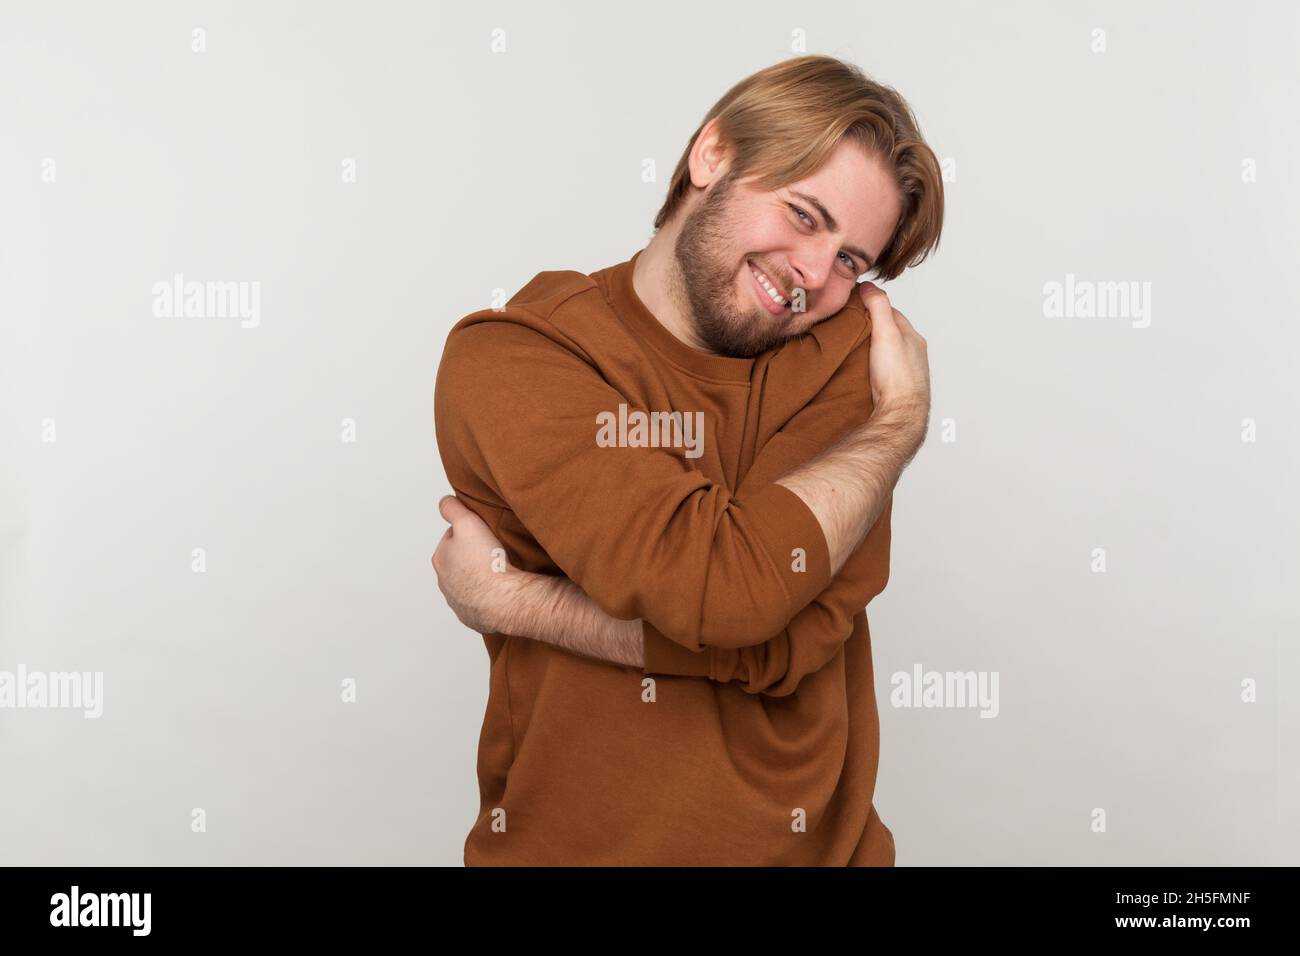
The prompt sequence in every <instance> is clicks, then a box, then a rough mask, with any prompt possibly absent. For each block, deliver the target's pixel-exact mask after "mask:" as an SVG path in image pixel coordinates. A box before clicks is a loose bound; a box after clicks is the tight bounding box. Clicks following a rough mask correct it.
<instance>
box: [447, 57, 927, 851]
mask: <svg viewBox="0 0 1300 956" xmlns="http://www.w3.org/2000/svg"><path fill="white" fill-rule="evenodd" d="M942 214H943V193H942V184H941V179H940V175H939V166H938V162H937V160H936V159H935V157H934V154H933V152H932V151H931V150H930V149H929V147H928V146H926V145H925V143H924V141H923V140H922V139H921V137H920V134H919V132H918V131H917V128H916V124H915V120H914V118H913V117H912V115H911V113H910V110H909V109H908V108H907V105H906V104H905V103H904V102H903V100H902V99H901V97H899V96H898V94H897V93H895V92H894V91H892V90H890V89H889V88H887V87H882V86H880V85H879V84H876V83H874V82H872V81H871V80H869V79H867V78H866V77H864V76H863V75H862V74H861V72H860V71H858V70H857V69H856V68H855V67H852V66H850V65H848V64H845V63H842V62H841V61H838V60H835V59H833V58H830V57H822V56H808V57H799V58H795V59H792V60H788V61H785V62H783V63H780V64H777V65H776V66H773V67H769V68H767V69H765V70H762V71H760V72H759V73H756V74H754V75H753V76H751V77H749V78H747V79H746V80H743V81H742V82H741V83H739V84H737V85H736V86H735V87H733V89H732V90H730V91H729V92H728V93H727V94H726V95H725V96H724V97H723V98H722V99H721V100H720V101H719V102H718V103H717V104H716V105H715V106H714V107H713V109H712V110H711V111H710V113H709V115H708V116H707V117H706V119H705V122H704V123H703V124H702V125H701V127H700V129H699V130H697V131H696V134H695V136H694V137H692V140H691V143H690V144H689V146H688V147H687V150H686V152H685V154H684V155H683V157H682V159H681V162H680V163H679V164H678V167H677V170H676V172H675V174H674V177H673V182H672V184H671V185H670V188H669V194H668V199H667V201H666V202H665V204H664V207H663V209H661V210H660V213H659V215H658V217H657V218H656V221H655V226H656V233H655V235H654V237H653V238H652V240H651V241H650V243H649V244H648V245H647V246H646V247H645V248H644V249H642V250H640V251H638V252H637V253H636V254H634V255H633V256H632V257H631V259H630V260H628V261H627V262H623V263H620V264H618V265H615V266H611V267H608V268H606V269H602V270H599V271H597V272H595V273H591V274H589V275H586V274H583V273H580V272H570V271H557V272H543V273H540V274H539V275H538V276H537V277H536V278H534V279H533V280H532V281H531V282H529V283H528V284H527V285H526V286H525V287H524V288H523V289H521V290H520V291H519V292H518V293H517V294H516V295H515V296H514V297H513V298H512V299H511V300H510V301H509V302H508V303H507V305H506V306H505V308H504V309H501V310H490V309H489V310H483V311H480V312H476V313H474V314H472V315H470V316H467V317H466V318H464V319H462V320H461V321H460V322H459V323H457V324H456V326H455V327H454V328H453V329H452V331H451V333H450V335H449V336H448V339H447V345H446V349H445V351H444V354H443V358H442V362H441V364H440V366H439V370H438V381H437V386H436V391H435V402H434V412H435V421H436V426H437V436H438V445H439V449H440V452H441V455H442V459H443V464H444V466H445V468H446V472H447V476H448V479H449V480H450V482H451V484H452V486H453V488H454V489H455V492H456V496H455V497H454V498H445V499H443V501H442V502H441V506H440V508H441V512H442V515H443V517H444V518H446V519H447V520H449V521H450V522H451V523H452V527H451V528H450V529H449V530H448V532H447V534H446V535H444V537H443V539H442V541H441V542H440V544H439V546H438V549H437V551H436V552H435V554H434V557H433V564H434V567H435V569H436V570H437V573H438V582H439V586H440V588H441V589H442V591H443V593H444V595H445V596H446V598H447V600H448V602H449V604H450V605H451V607H452V608H453V610H454V611H455V612H456V614H457V616H458V618H459V619H460V620H461V621H462V622H463V623H465V624H466V625H468V626H469V627H471V628H473V629H475V630H478V631H480V632H481V633H482V634H483V638H484V641H485V642H486V644H487V649H488V653H489V656H490V658H491V679H490V688H489V697H488V706H487V711H486V713H485V716H484V721H483V726H482V731H481V736H480V740H479V761H478V775H479V788H480V797H481V807H480V812H479V816H478V819H477V820H476V821H475V823H474V825H473V827H472V829H471V831H470V833H469V836H468V838H467V840H466V843H465V863H466V864H467V865H841V866H842V865H883V866H890V865H893V864H894V862H895V851H894V841H893V835H892V834H891V833H890V831H889V829H888V828H887V827H886V826H885V825H884V823H883V822H882V821H881V820H880V817H879V816H878V815H877V814H876V811H875V808H874V806H873V805H872V797H873V793H874V789H875V779H876V772H877V767H878V760H879V724H878V717H877V711H876V702H875V693H874V687H873V679H872V667H871V645H870V633H869V631H868V628H867V620H866V613H865V607H866V605H867V603H868V602H869V601H870V600H871V598H872V597H874V596H875V595H876V594H878V593H880V591H881V590H883V588H884V587H885V584H886V581H887V580H888V575H889V537H890V523H889V522H890V512H891V507H892V501H893V488H894V485H895V483H896V482H897V480H898V477H899V475H900V473H901V472H902V470H903V468H904V467H905V466H906V464H907V463H908V462H909V461H910V460H911V458H912V456H913V455H914V454H915V453H916V451H917V449H918V448H919V447H920V445H921V443H922V442H923V440H924V437H925V433H926V430H927V422H928V415H929V401H930V398H929V395H930V386H929V369H928V359H927V355H926V343H925V340H924V339H923V338H922V337H921V336H920V335H918V334H917V333H916V331H915V330H914V329H913V328H912V326H911V324H910V323H909V322H908V321H907V319H906V318H905V317H904V316H903V315H902V314H901V313H899V312H898V311H896V310H894V309H893V308H892V307H891V305H890V303H889V300H888V298H887V297H886V296H885V294H884V293H883V292H882V291H881V290H880V289H878V288H876V287H875V286H874V285H872V284H871V283H865V284H863V285H861V286H858V285H857V284H856V283H857V279H858V277H859V276H860V275H861V274H863V273H865V272H867V271H869V270H875V272H876V274H877V276H879V277H884V278H886V279H889V278H894V277H895V276H896V275H898V274H899V273H901V272H902V271H903V269H905V268H906V267H907V266H909V265H914V264H917V263H919V262H920V261H921V260H923V259H924V258H925V257H926V256H927V255H928V254H929V252H930V251H931V250H932V249H933V248H934V247H935V246H936V245H937V243H938V240H939V233H940V229H941V223H942Z"/></svg>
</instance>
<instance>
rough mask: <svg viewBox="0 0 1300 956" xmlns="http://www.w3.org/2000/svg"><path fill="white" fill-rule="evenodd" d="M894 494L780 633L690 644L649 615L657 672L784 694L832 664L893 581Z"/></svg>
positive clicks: (650, 668)
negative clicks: (727, 643)
mask: <svg viewBox="0 0 1300 956" xmlns="http://www.w3.org/2000/svg"><path fill="white" fill-rule="evenodd" d="M893 503H894V496H893V495H892V494H891V495H890V496H889V499H888V501H887V502H886V503H885V508H884V510H883V511H882V512H881V514H880V517H879V518H877V519H876V523H875V524H874V525H872V528H871V531H870V532H868V534H867V537H866V538H865V539H863V542H862V543H861V544H860V545H858V548H857V550H856V551H854V552H853V553H852V554H851V555H850V556H849V558H848V560H847V561H845V563H844V566H843V567H842V568H840V571H839V573H838V574H836V575H835V578H834V580H832V582H831V584H830V586H829V587H827V588H826V590H824V591H823V592H822V593H821V594H819V595H817V597H815V598H814V599H813V600H812V602H811V603H809V604H808V605H807V606H806V607H804V608H803V609H802V610H800V611H799V612H798V613H797V614H795V615H794V617H793V618H791V619H790V622H789V623H788V624H787V625H786V626H785V627H784V628H783V629H782V630H781V631H780V632H779V633H777V634H776V635H774V636H772V637H770V638H768V639H767V640H765V641H763V642H762V643H761V644H756V645H752V646H750V647H735V648H732V647H706V648H704V649H703V650H701V651H699V652H694V651H690V650H687V649H686V648H684V647H682V646H681V645H680V644H678V643H676V642H674V641H672V640H670V639H669V638H668V637H666V636H665V635H664V634H663V633H662V632H660V631H659V630H658V629H656V628H655V627H654V625H653V624H651V623H650V622H649V621H645V622H643V623H642V636H643V649H644V655H645V665H644V667H643V668H642V672H643V673H645V674H650V675H655V674H658V675H665V674H666V675H671V676H682V677H707V678H709V679H710V680H714V681H719V682H721V683H726V682H729V681H737V682H739V683H740V684H741V685H742V686H743V687H744V689H745V690H746V691H748V692H749V693H751V694H767V695H768V696H772V697H784V696H786V695H787V694H792V693H794V692H795V690H797V689H798V686H799V682H800V681H801V680H803V679H804V678H805V677H807V676H808V675H809V674H812V673H814V672H816V671H818V670H820V669H821V668H822V667H824V666H825V665H826V664H828V663H829V662H830V661H831V660H832V659H833V658H834V657H835V655H836V654H837V653H838V652H839V650H840V648H841V647H843V645H844V642H845V641H847V640H848V639H849V638H850V637H851V636H852V635H853V629H854V618H855V617H856V616H857V615H858V613H859V612H861V611H862V610H863V609H864V608H865V607H866V606H867V605H868V604H869V603H870V602H871V599H872V598H874V597H875V596H876V595H877V594H879V593H880V592H881V591H883V590H884V589H885V586H886V585H887V584H888V583H889V546H890V519H891V515H892V511H893Z"/></svg>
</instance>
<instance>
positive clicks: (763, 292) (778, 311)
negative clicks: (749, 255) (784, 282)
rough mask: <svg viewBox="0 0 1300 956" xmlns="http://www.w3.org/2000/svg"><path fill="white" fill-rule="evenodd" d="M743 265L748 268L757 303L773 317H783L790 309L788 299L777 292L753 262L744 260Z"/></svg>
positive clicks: (770, 281)
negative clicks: (760, 303)
mask: <svg viewBox="0 0 1300 956" xmlns="http://www.w3.org/2000/svg"><path fill="white" fill-rule="evenodd" d="M745 265H746V266H748V267H749V275H750V278H751V280H752V281H753V284H754V294H755V295H757V296H758V298H759V301H760V302H762V303H763V306H764V307H765V308H766V309H767V311H769V312H771V313H772V314H773V315H783V314H784V313H785V311H786V310H787V309H788V308H789V307H790V301H789V299H788V298H787V297H786V296H784V295H781V293H780V292H779V291H777V289H776V286H775V284H774V283H773V282H772V280H771V279H770V278H768V276H767V274H766V273H764V272H763V271H762V270H761V269H759V268H758V267H757V266H756V265H754V263H753V262H751V261H750V260H748V259H746V260H745Z"/></svg>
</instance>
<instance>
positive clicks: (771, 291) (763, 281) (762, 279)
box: [749, 266, 785, 305]
mask: <svg viewBox="0 0 1300 956" xmlns="http://www.w3.org/2000/svg"><path fill="white" fill-rule="evenodd" d="M749 271H750V272H752V273H753V274H754V278H755V279H757V280H758V284H759V285H761V286H762V287H763V288H764V289H766V290H767V294H768V295H769V296H770V297H771V299H772V301H773V302H775V303H776V304H777V305H785V299H784V298H782V296H781V293H779V292H777V291H776V289H775V288H773V287H772V283H770V282H768V281H767V276H765V275H763V273H761V272H759V271H758V270H757V269H755V268H754V267H753V266H750V267H749Z"/></svg>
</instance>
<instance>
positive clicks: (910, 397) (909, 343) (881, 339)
mask: <svg viewBox="0 0 1300 956" xmlns="http://www.w3.org/2000/svg"><path fill="white" fill-rule="evenodd" d="M858 293H859V294H860V295H861V296H862V301H863V303H864V304H865V305H866V307H867V313H868V314H869V315H870V316H871V346H870V353H869V357H868V369H869V373H868V374H869V375H870V377H871V400H872V408H873V412H872V417H873V418H874V417H876V415H886V414H887V415H888V416H889V417H890V419H891V420H894V421H896V422H898V423H899V425H900V427H901V428H903V429H904V430H905V431H906V433H907V435H908V438H909V440H910V441H911V442H913V443H914V444H913V447H912V449H911V450H912V451H913V452H915V450H916V449H918V448H920V446H921V444H922V443H923V442H924V441H925V435H926V432H927V430H928V428H929V422H930V359H929V351H928V349H929V346H928V344H927V343H926V341H925V338H924V337H923V336H922V335H921V334H920V333H919V332H917V331H916V329H915V328H913V327H912V323H911V322H909V321H908V320H907V316H905V315H903V313H902V312H899V311H898V310H897V309H895V308H894V307H893V305H892V304H891V303H890V301H889V296H887V295H885V292H884V290H883V289H881V288H880V287H879V286H877V285H875V284H874V283H871V282H863V283H860V284H859V285H858ZM909 457H910V456H909Z"/></svg>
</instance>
